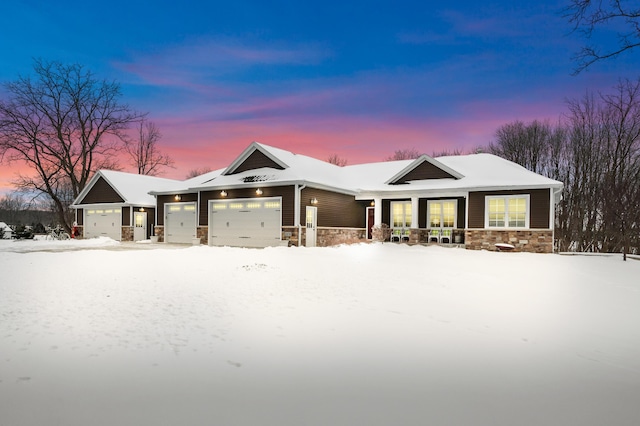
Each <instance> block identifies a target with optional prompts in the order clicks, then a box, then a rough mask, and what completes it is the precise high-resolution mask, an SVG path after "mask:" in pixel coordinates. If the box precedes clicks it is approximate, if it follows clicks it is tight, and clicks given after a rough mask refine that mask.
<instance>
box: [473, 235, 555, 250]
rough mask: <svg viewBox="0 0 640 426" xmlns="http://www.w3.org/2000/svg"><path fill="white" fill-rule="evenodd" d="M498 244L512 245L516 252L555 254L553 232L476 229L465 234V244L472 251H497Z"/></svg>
mask: <svg viewBox="0 0 640 426" xmlns="http://www.w3.org/2000/svg"><path fill="white" fill-rule="evenodd" d="M496 243H505V244H511V245H512V246H514V247H515V249H514V251H519V252H529V253H553V231H551V230H536V229H528V230H523V231H516V230H504V231H496V230H486V229H474V230H467V231H466V232H465V244H466V247H467V248H468V249H470V250H490V251H497V249H496V247H495V244H496Z"/></svg>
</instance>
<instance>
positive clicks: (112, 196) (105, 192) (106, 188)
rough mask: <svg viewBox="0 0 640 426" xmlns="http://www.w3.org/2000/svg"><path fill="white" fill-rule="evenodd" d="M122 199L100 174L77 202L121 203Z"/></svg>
mask: <svg viewBox="0 0 640 426" xmlns="http://www.w3.org/2000/svg"><path fill="white" fill-rule="evenodd" d="M123 202H124V200H123V199H122V197H120V195H118V193H117V192H116V191H115V189H113V188H112V187H111V185H109V183H108V182H107V181H106V180H105V179H104V178H103V177H102V176H100V177H99V178H98V179H97V180H96V182H95V183H94V184H93V186H92V187H91V189H90V190H89V192H87V195H85V196H84V198H83V199H82V200H81V201H80V202H79V203H78V204H97V203H123Z"/></svg>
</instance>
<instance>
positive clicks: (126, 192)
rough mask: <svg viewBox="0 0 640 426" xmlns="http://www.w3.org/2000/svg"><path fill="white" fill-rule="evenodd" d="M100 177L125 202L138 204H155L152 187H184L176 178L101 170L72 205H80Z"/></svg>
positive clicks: (151, 205)
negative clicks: (150, 191) (151, 192)
mask: <svg viewBox="0 0 640 426" xmlns="http://www.w3.org/2000/svg"><path fill="white" fill-rule="evenodd" d="M100 178H103V179H104V180H105V181H106V182H107V183H108V184H109V185H110V186H111V188H113V190H114V191H115V192H116V193H117V194H118V195H119V196H120V197H121V198H122V199H123V203H124V204H131V205H136V206H149V207H153V206H155V204H156V200H155V197H154V196H153V195H150V194H149V190H150V189H152V188H155V189H159V190H170V189H172V188H176V189H177V188H182V187H184V182H181V181H178V180H174V179H166V178H159V177H156V176H146V175H138V174H133V173H125V172H117V171H114V170H99V171H98V172H97V173H96V174H95V175H93V177H92V178H91V180H90V181H89V183H88V184H87V186H86V187H85V188H84V190H83V191H82V192H81V193H80V194H79V195H78V197H77V198H76V199H75V200H74V202H73V205H72V206H76V207H77V206H79V205H80V204H81V202H82V200H83V199H84V198H85V197H86V196H87V194H88V193H89V192H90V191H91V189H92V188H93V186H94V185H95V183H96V182H98V180H99V179H100Z"/></svg>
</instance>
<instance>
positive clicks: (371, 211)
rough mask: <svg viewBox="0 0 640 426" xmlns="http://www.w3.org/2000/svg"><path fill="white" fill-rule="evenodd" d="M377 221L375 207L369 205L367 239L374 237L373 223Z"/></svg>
mask: <svg viewBox="0 0 640 426" xmlns="http://www.w3.org/2000/svg"><path fill="white" fill-rule="evenodd" d="M375 221H376V215H375V207H367V240H371V239H373V225H374V224H375Z"/></svg>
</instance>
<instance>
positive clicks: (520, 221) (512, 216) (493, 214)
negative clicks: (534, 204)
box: [485, 195, 529, 228]
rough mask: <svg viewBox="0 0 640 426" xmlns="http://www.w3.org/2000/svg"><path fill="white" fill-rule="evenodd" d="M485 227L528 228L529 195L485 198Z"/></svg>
mask: <svg viewBox="0 0 640 426" xmlns="http://www.w3.org/2000/svg"><path fill="white" fill-rule="evenodd" d="M485 227H486V228H528V227H529V195H508V196H491V197H487V198H486V214H485Z"/></svg>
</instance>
